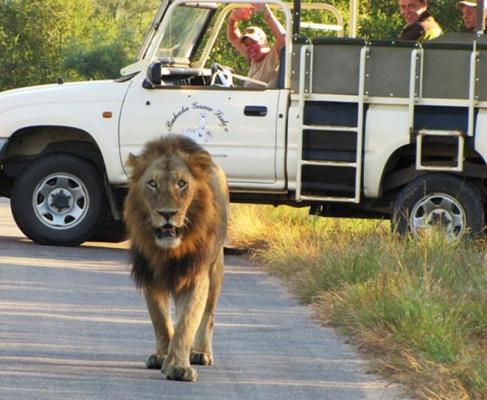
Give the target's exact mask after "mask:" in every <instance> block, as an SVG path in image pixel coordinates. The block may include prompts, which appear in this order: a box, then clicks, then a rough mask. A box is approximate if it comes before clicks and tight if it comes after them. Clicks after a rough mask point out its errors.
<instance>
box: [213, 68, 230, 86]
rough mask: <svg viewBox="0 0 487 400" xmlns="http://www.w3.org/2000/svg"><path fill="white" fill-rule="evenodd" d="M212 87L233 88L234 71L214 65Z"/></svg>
mask: <svg viewBox="0 0 487 400" xmlns="http://www.w3.org/2000/svg"><path fill="white" fill-rule="evenodd" d="M210 87H228V88H229V87H233V77H232V70H231V69H230V68H228V67H224V66H221V65H220V64H218V63H214V64H213V65H212V66H211V81H210Z"/></svg>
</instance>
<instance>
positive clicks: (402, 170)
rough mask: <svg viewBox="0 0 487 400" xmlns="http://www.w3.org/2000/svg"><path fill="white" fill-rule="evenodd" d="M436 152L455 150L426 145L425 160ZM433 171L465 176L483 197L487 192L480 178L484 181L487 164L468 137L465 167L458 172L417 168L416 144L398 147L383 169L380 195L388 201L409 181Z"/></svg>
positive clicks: (450, 153)
mask: <svg viewBox="0 0 487 400" xmlns="http://www.w3.org/2000/svg"><path fill="white" fill-rule="evenodd" d="M438 154H441V155H448V156H454V155H455V154H456V153H455V152H454V151H453V149H452V148H448V147H444V148H442V149H440V150H439V151H438V149H435V148H434V147H433V146H427V147H426V148H425V149H424V151H423V155H424V158H425V159H429V158H433V157H435V156H438ZM433 173H450V174H453V175H456V176H459V177H463V178H466V179H467V180H468V181H469V182H471V183H472V184H473V185H474V186H476V187H477V189H478V190H480V192H481V193H482V194H483V195H484V196H486V195H487V189H486V188H485V185H484V184H483V183H482V180H487V165H486V164H485V161H484V158H483V157H482V155H481V154H480V153H479V152H477V151H476V150H475V149H474V146H473V143H470V141H468V140H467V141H466V142H465V150H464V168H463V171H461V172H455V171H451V172H449V171H434V170H418V169H416V144H415V143H412V144H407V145H405V146H402V147H400V148H398V149H397V150H396V151H394V152H393V153H392V154H391V156H390V157H389V159H388V160H387V162H386V164H385V167H384V169H383V171H382V176H381V180H380V186H379V187H380V197H381V198H385V199H387V200H391V199H392V197H394V196H395V194H397V192H398V191H399V190H401V189H402V188H403V187H404V186H406V185H407V184H408V183H409V182H411V181H413V180H414V179H416V178H418V177H419V176H422V175H426V174H433Z"/></svg>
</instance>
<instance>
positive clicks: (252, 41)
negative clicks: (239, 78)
mask: <svg viewBox="0 0 487 400" xmlns="http://www.w3.org/2000/svg"><path fill="white" fill-rule="evenodd" d="M241 40H242V43H243V44H244V45H245V50H246V52H247V56H248V57H249V58H250V59H251V60H254V61H260V60H262V58H264V57H265V55H266V54H267V53H268V52H269V43H268V42H267V35H266V34H265V32H264V31H263V30H262V29H260V28H259V27H257V26H249V27H248V28H246V29H245V30H244V32H243V34H242V38H241Z"/></svg>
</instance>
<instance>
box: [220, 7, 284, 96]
mask: <svg viewBox="0 0 487 400" xmlns="http://www.w3.org/2000/svg"><path fill="white" fill-rule="evenodd" d="M255 12H261V13H262V14H263V16H264V19H265V20H266V22H267V24H268V25H269V28H270V29H271V32H272V34H273V35H274V38H275V43H274V45H273V46H270V45H269V42H268V40H267V35H266V34H265V32H264V31H263V30H262V29H261V28H259V27H257V26H249V27H247V28H245V30H244V31H243V33H242V32H240V29H239V27H238V25H239V23H240V22H242V21H247V20H249V19H250V18H251V17H252V15H253V14H254V13H255ZM227 36H228V39H229V41H230V43H232V45H233V47H235V49H236V50H237V51H238V52H239V53H240V54H242V55H243V56H244V57H246V58H247V60H248V61H249V63H250V69H249V72H248V77H249V78H251V79H254V80H257V81H261V82H264V83H265V84H267V87H269V88H276V87H277V79H278V73H279V58H280V54H281V50H282V48H283V47H284V44H285V42H286V30H285V29H284V28H283V27H282V25H281V24H280V23H279V21H278V20H277V18H276V16H275V15H274V14H273V13H272V11H271V10H270V8H269V7H268V6H267V5H264V4H254V5H253V7H248V8H236V9H235V10H234V11H233V12H232V13H231V14H230V17H229V18H228V23H227ZM245 86H246V87H256V88H262V87H263V85H262V84H259V83H258V82H251V81H249V82H246V84H245Z"/></svg>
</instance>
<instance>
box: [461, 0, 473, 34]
mask: <svg viewBox="0 0 487 400" xmlns="http://www.w3.org/2000/svg"><path fill="white" fill-rule="evenodd" d="M457 9H458V10H460V11H461V13H462V17H463V23H464V24H465V28H467V30H468V31H470V32H473V31H474V30H475V23H476V20H477V1H475V0H474V1H459V2H458V3H457Z"/></svg>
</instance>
